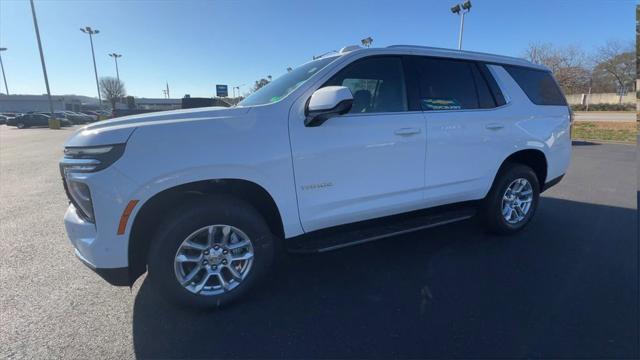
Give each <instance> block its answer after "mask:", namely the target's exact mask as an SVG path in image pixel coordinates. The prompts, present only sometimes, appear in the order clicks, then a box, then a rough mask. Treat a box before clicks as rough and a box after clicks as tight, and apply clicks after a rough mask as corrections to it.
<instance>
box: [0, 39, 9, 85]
mask: <svg viewBox="0 0 640 360" xmlns="http://www.w3.org/2000/svg"><path fill="white" fill-rule="evenodd" d="M6 50H7V48H0V68H2V79H3V80H4V89H5V90H6V93H7V95H9V87H8V86H7V75H5V74H4V65H3V64H2V54H1V53H2V52H3V51H6Z"/></svg>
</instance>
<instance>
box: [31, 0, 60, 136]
mask: <svg viewBox="0 0 640 360" xmlns="http://www.w3.org/2000/svg"><path fill="white" fill-rule="evenodd" d="M30 2H31V14H32V15H33V27H34V28H35V30H36V39H37V40H38V50H39V51H40V62H41V63H42V73H43V74H44V84H45V85H46V86H47V98H48V99H49V113H50V115H51V119H54V117H53V100H51V90H49V78H48V77H47V67H46V66H45V64H44V53H43V52H42V42H41V41H40V29H38V19H36V8H35V6H34V5H33V0H31V1H30ZM49 127H50V128H52V129H55V128H60V126H57V127H56V126H55V125H54V124H53V122H51V121H49Z"/></svg>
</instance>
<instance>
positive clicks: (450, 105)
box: [420, 99, 462, 110]
mask: <svg viewBox="0 0 640 360" xmlns="http://www.w3.org/2000/svg"><path fill="white" fill-rule="evenodd" d="M420 103H421V105H422V109H423V110H460V109H462V106H461V105H460V103H459V102H457V101H456V100H455V99H422V100H421V101H420Z"/></svg>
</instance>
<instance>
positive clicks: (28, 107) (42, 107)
mask: <svg viewBox="0 0 640 360" xmlns="http://www.w3.org/2000/svg"><path fill="white" fill-rule="evenodd" d="M87 99H89V100H91V99H92V98H88V97H86V96H76V95H63V96H57V95H54V96H51V100H52V101H53V110H54V111H59V110H70V111H79V110H80V107H81V106H82V105H84V104H85V102H86V100H87ZM97 103H98V101H97V100H95V104H97ZM30 111H38V112H40V111H41V112H49V99H48V97H47V95H4V94H2V95H0V112H30Z"/></svg>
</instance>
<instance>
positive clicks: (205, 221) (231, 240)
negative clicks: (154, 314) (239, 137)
mask: <svg viewBox="0 0 640 360" xmlns="http://www.w3.org/2000/svg"><path fill="white" fill-rule="evenodd" d="M275 241H276V240H275V237H274V236H273V235H272V234H271V232H270V229H269V227H268V226H267V224H266V222H265V220H264V218H263V217H262V216H261V215H260V213H259V212H258V211H257V210H255V209H254V208H253V207H252V206H250V205H249V204H247V203H245V202H244V201H242V200H239V199H235V198H232V197H228V196H222V195H219V196H206V197H202V198H200V199H196V200H193V201H190V202H189V203H187V204H185V205H184V206H182V207H181V208H179V209H177V210H176V211H175V212H174V213H173V215H170V216H169V218H168V221H167V222H166V223H165V225H164V226H163V227H162V228H160V229H159V230H158V232H157V235H156V236H155V238H154V239H153V244H152V247H151V251H150V253H149V259H148V264H149V280H150V282H151V283H152V285H153V286H154V287H155V288H156V289H158V290H159V291H160V293H161V294H162V295H163V296H164V297H165V298H167V299H168V300H170V301H172V302H174V303H178V304H180V305H186V306H190V307H198V308H215V307H219V306H221V305H224V304H226V303H229V302H232V301H234V300H236V299H237V298H239V297H241V296H242V295H243V294H244V293H246V292H247V291H248V290H249V289H250V288H251V287H253V285H255V284H256V283H257V282H258V281H259V280H260V278H262V277H263V276H264V275H265V274H266V272H267V271H268V270H269V268H270V267H271V264H272V262H273V259H274V255H275V249H276V246H275Z"/></svg>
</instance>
